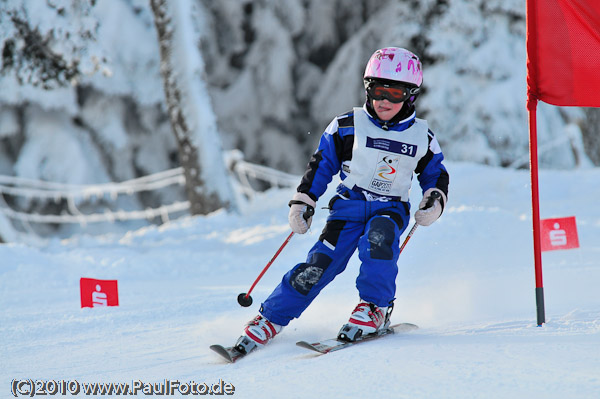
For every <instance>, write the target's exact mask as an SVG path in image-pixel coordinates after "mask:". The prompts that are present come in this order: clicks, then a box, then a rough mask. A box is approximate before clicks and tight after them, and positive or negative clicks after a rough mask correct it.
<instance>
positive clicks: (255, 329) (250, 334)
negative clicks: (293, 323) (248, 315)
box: [235, 315, 283, 353]
mask: <svg viewBox="0 0 600 399" xmlns="http://www.w3.org/2000/svg"><path fill="white" fill-rule="evenodd" d="M282 329H283V327H282V326H280V325H279V324H275V323H271V322H270V321H269V320H267V319H265V318H264V317H262V316H261V315H258V316H256V317H255V318H254V319H252V320H251V321H250V322H248V324H246V327H245V328H244V334H243V335H242V336H241V337H240V338H238V340H237V342H236V344H235V349H237V350H238V351H240V352H242V353H250V352H251V351H253V350H254V349H256V348H257V347H260V346H264V345H266V344H267V343H268V342H269V341H271V340H272V339H273V338H274V337H275V335H277V334H279V333H280V332H281V330H282Z"/></svg>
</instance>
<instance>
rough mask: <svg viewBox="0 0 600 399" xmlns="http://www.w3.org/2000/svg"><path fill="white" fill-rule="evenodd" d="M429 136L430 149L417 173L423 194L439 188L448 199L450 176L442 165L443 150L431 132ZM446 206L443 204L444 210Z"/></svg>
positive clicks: (422, 159) (416, 170)
mask: <svg viewBox="0 0 600 399" xmlns="http://www.w3.org/2000/svg"><path fill="white" fill-rule="evenodd" d="M427 135H428V136H429V148H428V150H427V153H426V154H425V156H424V157H423V158H421V160H420V161H419V163H418V164H417V169H415V172H416V173H417V176H418V179H419V184H420V185H421V189H422V191H423V193H425V191H427V190H429V189H430V188H437V189H439V190H441V191H442V192H443V193H444V194H445V195H446V198H448V184H449V182H450V176H449V175H448V171H447V170H446V167H445V166H444V164H443V163H442V161H443V160H444V154H442V149H441V148H440V145H439V143H438V141H437V139H436V138H435V135H434V134H433V132H432V131H431V130H429V132H428V133H427ZM444 205H445V204H443V203H442V209H443V207H444Z"/></svg>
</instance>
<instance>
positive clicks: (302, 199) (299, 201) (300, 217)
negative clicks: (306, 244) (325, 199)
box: [288, 193, 317, 234]
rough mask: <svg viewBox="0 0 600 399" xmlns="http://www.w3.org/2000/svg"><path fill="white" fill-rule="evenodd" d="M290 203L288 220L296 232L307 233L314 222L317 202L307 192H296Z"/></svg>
mask: <svg viewBox="0 0 600 399" xmlns="http://www.w3.org/2000/svg"><path fill="white" fill-rule="evenodd" d="M289 205H290V213H289V215H288V220H289V222H290V227H291V228H292V231H293V232H294V233H296V234H304V233H306V232H307V231H308V228H309V227H310V224H311V223H312V215H313V214H314V213H315V206H317V203H316V202H315V201H313V199H312V198H310V197H309V196H308V195H307V194H304V193H296V194H294V197H293V198H292V200H291V201H290V203H289Z"/></svg>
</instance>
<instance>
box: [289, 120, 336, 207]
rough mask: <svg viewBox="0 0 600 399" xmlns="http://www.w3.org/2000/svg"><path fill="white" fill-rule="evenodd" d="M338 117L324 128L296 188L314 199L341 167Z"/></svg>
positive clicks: (323, 190)
mask: <svg viewBox="0 0 600 399" xmlns="http://www.w3.org/2000/svg"><path fill="white" fill-rule="evenodd" d="M338 118H339V117H336V118H335V119H334V120H333V121H331V123H330V124H329V126H327V129H325V132H324V133H323V135H322V136H321V140H320V142H319V147H318V148H317V150H316V151H315V153H314V154H313V155H312V157H311V159H310V161H309V163H308V166H307V168H306V172H304V176H302V181H301V182H300V185H299V186H298V189H297V191H298V192H300V193H305V194H307V195H308V196H310V197H311V198H312V199H313V200H315V201H317V200H318V199H319V197H320V196H321V195H323V193H324V192H325V190H326V189H327V185H328V184H329V183H330V182H331V180H332V178H333V176H335V175H336V174H338V173H339V171H340V168H341V163H342V154H343V149H344V140H343V139H342V138H341V136H340V134H339V132H338V130H339V123H338Z"/></svg>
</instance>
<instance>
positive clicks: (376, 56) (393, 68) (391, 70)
mask: <svg viewBox="0 0 600 399" xmlns="http://www.w3.org/2000/svg"><path fill="white" fill-rule="evenodd" d="M364 78H375V79H385V80H391V81H397V82H401V83H408V84H411V85H415V86H417V87H420V86H421V84H422V83H423V68H422V65H421V61H420V60H419V57H417V56H416V55H415V54H413V53H412V52H410V51H408V50H406V49H403V48H399V47H386V48H382V49H379V50H377V51H375V52H374V53H373V55H372V56H371V58H370V59H369V62H368V63H367V67H366V68H365V74H364Z"/></svg>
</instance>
